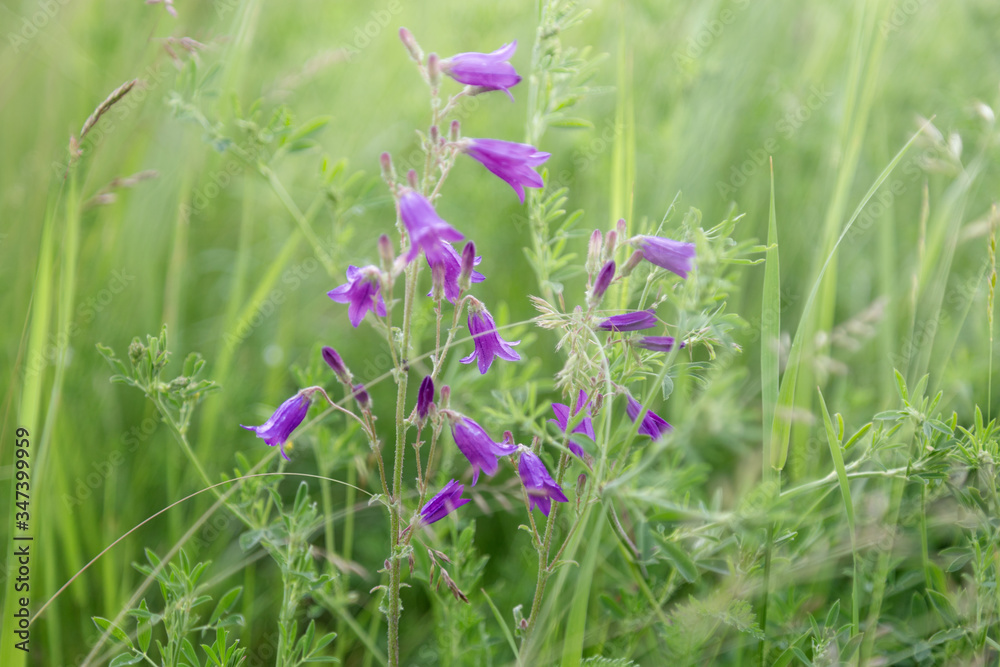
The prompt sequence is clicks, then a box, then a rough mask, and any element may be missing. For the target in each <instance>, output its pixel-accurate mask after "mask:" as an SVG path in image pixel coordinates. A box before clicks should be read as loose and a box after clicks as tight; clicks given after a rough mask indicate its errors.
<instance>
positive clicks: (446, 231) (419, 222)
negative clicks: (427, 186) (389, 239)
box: [399, 188, 465, 267]
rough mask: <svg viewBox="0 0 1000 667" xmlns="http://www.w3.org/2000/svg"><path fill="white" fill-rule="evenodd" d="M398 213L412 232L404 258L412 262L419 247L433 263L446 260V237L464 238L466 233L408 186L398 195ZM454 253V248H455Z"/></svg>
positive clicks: (453, 238)
mask: <svg viewBox="0 0 1000 667" xmlns="http://www.w3.org/2000/svg"><path fill="white" fill-rule="evenodd" d="M399 217H400V218H402V220H403V224H404V225H405V226H406V231H407V232H409V234H410V251H409V252H408V253H407V254H406V257H405V260H406V261H407V262H412V261H413V260H414V259H416V257H417V255H418V254H420V251H421V250H423V251H424V254H425V255H426V256H427V263H428V264H430V265H431V266H432V267H433V266H434V265H435V264H441V263H444V262H445V261H446V257H447V255H448V251H447V250H446V249H445V246H444V243H442V242H443V241H461V240H462V239H463V238H465V237H464V236H462V234H461V232H459V231H458V230H457V229H455V228H454V227H452V226H451V225H449V224H448V223H447V222H446V221H444V220H442V219H441V217H440V216H439V215H438V214H437V211H435V210H434V206H432V205H431V203H430V202H429V201H427V198H426V197H424V196H423V195H422V194H420V193H419V192H417V191H416V190H410V189H409V188H406V189H405V190H404V192H403V194H402V196H401V197H400V198H399ZM452 252H453V253H454V248H452Z"/></svg>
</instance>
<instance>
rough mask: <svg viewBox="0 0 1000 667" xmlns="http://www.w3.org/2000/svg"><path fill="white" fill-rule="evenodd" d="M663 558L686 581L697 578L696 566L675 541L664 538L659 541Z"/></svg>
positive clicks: (693, 580)
mask: <svg viewBox="0 0 1000 667" xmlns="http://www.w3.org/2000/svg"><path fill="white" fill-rule="evenodd" d="M660 546H661V547H662V549H663V556H664V558H665V559H666V560H667V561H668V562H669V563H670V564H671V565H673V566H674V567H675V568H676V569H677V573H678V574H679V575H681V576H682V577H684V580H685V581H687V582H688V583H693V582H695V581H697V580H698V566H697V565H695V563H694V560H692V559H691V557H690V556H688V555H687V552H686V551H685V550H684V549H682V548H681V547H680V546H679V545H678V544H677V543H676V542H674V541H672V540H670V539H665V540H663V541H662V542H661V543H660Z"/></svg>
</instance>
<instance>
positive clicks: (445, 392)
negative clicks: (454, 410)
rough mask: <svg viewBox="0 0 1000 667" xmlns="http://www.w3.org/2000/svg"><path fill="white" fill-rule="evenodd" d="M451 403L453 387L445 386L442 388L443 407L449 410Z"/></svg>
mask: <svg viewBox="0 0 1000 667" xmlns="http://www.w3.org/2000/svg"><path fill="white" fill-rule="evenodd" d="M450 402H451V387H449V386H448V385H445V386H443V387H441V407H442V408H447V407H448V404H449V403H450Z"/></svg>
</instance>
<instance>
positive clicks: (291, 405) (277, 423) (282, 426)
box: [240, 391, 309, 459]
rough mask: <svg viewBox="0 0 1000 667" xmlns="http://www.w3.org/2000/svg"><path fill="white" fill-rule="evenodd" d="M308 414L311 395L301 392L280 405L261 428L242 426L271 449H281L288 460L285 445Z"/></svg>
mask: <svg viewBox="0 0 1000 667" xmlns="http://www.w3.org/2000/svg"><path fill="white" fill-rule="evenodd" d="M308 413H309V393H308V392H306V391H300V392H299V393H297V394H295V395H294V396H292V397H291V398H290V399H288V400H287V401H285V402H284V403H282V404H281V405H279V406H278V409H277V410H275V411H274V414H273V415H271V417H270V418H269V419H268V420H267V421H266V422H264V423H263V424H261V425H260V426H243V424H240V426H243V428H245V429H246V430H248V431H253V432H254V433H256V434H257V437H258V438H260V439H261V440H263V441H264V442H266V443H267V444H268V445H270V446H271V447H280V448H281V455H282V456H283V457H285V459H288V455H287V454H286V453H285V447H284V444H285V443H286V442H287V441H288V436H290V435H291V434H292V431H294V430H295V429H297V428H298V427H299V424H301V423H302V420H303V419H305V418H306V415H307V414H308Z"/></svg>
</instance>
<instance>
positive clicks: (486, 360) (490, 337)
mask: <svg viewBox="0 0 1000 667" xmlns="http://www.w3.org/2000/svg"><path fill="white" fill-rule="evenodd" d="M468 324H469V333H470V334H472V338H473V341H474V343H475V349H474V350H473V351H472V354H470V355H469V356H467V357H465V358H463V359H461V362H462V363H463V364H471V363H472V362H473V361H478V362H479V372H480V373H481V374H485V373H486V371H488V370H489V369H490V366H491V365H492V364H493V357H494V356H497V357H500V358H501V359H505V360H507V361H520V360H521V355H519V354H518V353H517V352H515V351H514V350H513V348H512V347H511V346H512V345H517V344H518V343H520V342H521V341H519V340H516V341H512V342H507V341H505V340H504V339H503V338H501V337H500V334H498V333H497V325H496V323H495V322H494V321H493V316H492V315H490V311H488V310H486V306H484V305H483V304H481V303H479V302H478V301H475V300H473V301H472V303H470V304H469V322H468Z"/></svg>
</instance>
